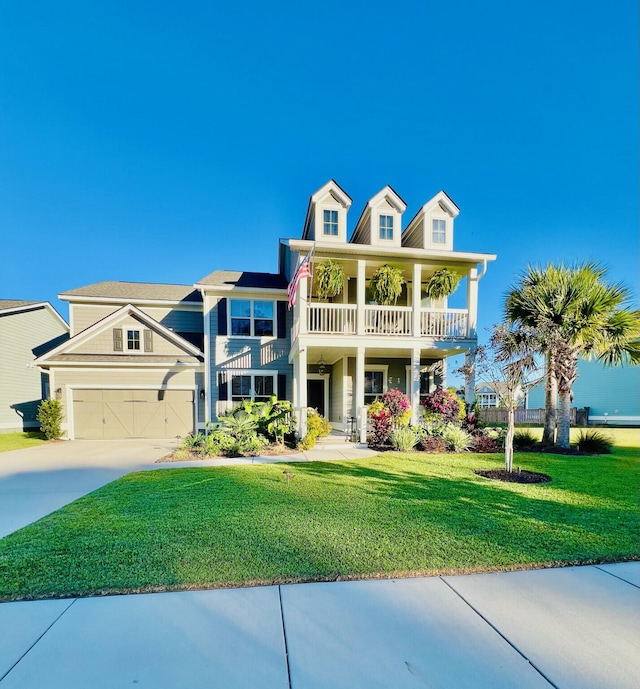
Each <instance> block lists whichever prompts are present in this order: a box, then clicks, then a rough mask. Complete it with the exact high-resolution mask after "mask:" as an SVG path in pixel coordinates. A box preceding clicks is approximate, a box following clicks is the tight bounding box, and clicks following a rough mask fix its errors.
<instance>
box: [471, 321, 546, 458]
mask: <svg viewBox="0 0 640 689" xmlns="http://www.w3.org/2000/svg"><path fill="white" fill-rule="evenodd" d="M539 351H540V342H539V334H538V332H537V331H536V330H535V329H533V328H520V329H510V328H507V327H506V326H504V325H494V326H493V329H492V330H491V336H490V338H489V344H488V345H487V346H480V347H478V348H477V349H476V351H475V361H474V362H473V364H469V365H465V366H463V367H462V368H460V372H461V373H463V374H464V375H465V377H467V379H469V378H472V377H474V376H476V377H478V378H481V379H483V380H486V381H487V382H488V383H489V385H491V387H492V388H493V389H494V390H495V392H496V395H497V397H498V403H499V404H500V405H501V406H502V407H504V408H505V409H506V410H507V435H506V437H505V443H504V468H505V470H506V471H507V472H511V471H513V436H514V435H515V412H516V409H517V408H518V400H519V397H520V395H522V394H526V392H527V391H528V390H529V389H530V388H532V387H534V386H535V385H537V384H538V383H539V382H540V381H541V380H542V379H543V377H544V376H543V375H540V374H541V371H540V369H539V367H538V363H537V361H536V357H535V355H536V352H539Z"/></svg>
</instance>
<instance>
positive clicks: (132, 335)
mask: <svg viewBox="0 0 640 689" xmlns="http://www.w3.org/2000/svg"><path fill="white" fill-rule="evenodd" d="M127 349H134V350H135V349H140V331H139V330H127Z"/></svg>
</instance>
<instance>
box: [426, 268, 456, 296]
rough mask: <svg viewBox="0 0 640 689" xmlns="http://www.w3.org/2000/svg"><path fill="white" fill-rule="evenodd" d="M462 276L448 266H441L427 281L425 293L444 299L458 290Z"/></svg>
mask: <svg viewBox="0 0 640 689" xmlns="http://www.w3.org/2000/svg"><path fill="white" fill-rule="evenodd" d="M459 282H460V276H459V275H458V274H457V273H454V272H453V271H451V270H449V269H448V268H441V269H440V270H436V272H435V273H434V274H433V275H432V276H431V277H430V278H429V279H428V280H427V281H426V283H425V285H424V293H425V295H426V296H427V297H429V298H430V299H443V298H444V297H448V296H449V295H450V294H453V293H454V292H455V291H456V288H457V286H458V283H459Z"/></svg>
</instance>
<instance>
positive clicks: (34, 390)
mask: <svg viewBox="0 0 640 689" xmlns="http://www.w3.org/2000/svg"><path fill="white" fill-rule="evenodd" d="M67 334H68V331H67V329H66V328H65V326H64V325H63V324H62V322H61V321H60V319H59V318H58V317H57V316H56V315H55V314H53V313H52V312H51V311H50V310H49V309H48V308H46V307H39V308H37V309H35V310H32V311H31V310H30V311H18V312H15V313H10V314H3V315H0V432H2V431H22V430H24V429H27V428H38V426H39V425H40V424H39V423H38V421H37V420H36V414H37V411H38V405H39V404H40V401H41V400H42V399H43V393H44V392H46V391H45V390H43V387H44V386H45V381H46V377H45V374H42V373H41V372H40V369H39V368H37V367H36V366H35V364H34V363H33V361H34V359H35V358H36V355H40V354H43V353H44V351H45V350H47V349H50V348H52V347H53V346H55V345H57V344H60V343H61V342H62V341H63V340H64V339H66V337H67ZM34 350H35V352H34ZM43 377H44V380H43Z"/></svg>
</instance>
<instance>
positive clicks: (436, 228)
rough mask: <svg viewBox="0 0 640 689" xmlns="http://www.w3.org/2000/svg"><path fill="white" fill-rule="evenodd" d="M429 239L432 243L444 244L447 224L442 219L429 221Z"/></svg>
mask: <svg viewBox="0 0 640 689" xmlns="http://www.w3.org/2000/svg"><path fill="white" fill-rule="evenodd" d="M431 241H432V242H433V243H434V244H446V241H447V224H446V221H444V220H432V221H431Z"/></svg>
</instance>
